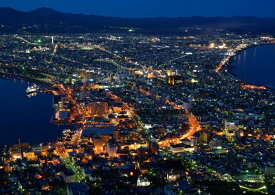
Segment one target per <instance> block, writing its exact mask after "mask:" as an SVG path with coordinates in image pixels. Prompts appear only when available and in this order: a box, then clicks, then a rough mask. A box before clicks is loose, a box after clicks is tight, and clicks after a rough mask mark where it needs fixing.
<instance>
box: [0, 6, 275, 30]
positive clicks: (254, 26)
mask: <svg viewBox="0 0 275 195" xmlns="http://www.w3.org/2000/svg"><path fill="white" fill-rule="evenodd" d="M0 25H2V26H4V27H2V28H0V32H1V31H2V32H5V31H18V30H22V28H26V27H28V28H27V29H28V30H26V29H25V31H30V32H62V28H63V31H65V30H66V32H94V31H100V32H101V31H104V32H108V30H109V31H120V30H118V29H119V28H125V27H126V28H136V29H137V31H138V32H168V33H169V32H179V33H180V32H182V28H187V27H188V28H190V27H197V28H213V29H217V28H219V29H224V30H227V31H240V32H267V33H268V32H272V33H273V32H275V18H272V17H266V18H258V17H255V16H231V17H203V16H190V17H175V18H170V17H156V18H119V17H110V16H98V15H86V14H73V13H63V12H60V11H56V10H54V9H51V8H46V7H42V8H37V9H35V10H31V11H27V12H24V11H19V10H16V9H13V8H9V7H0ZM33 26H35V28H34V27H33ZM77 28H78V29H77ZM114 29H116V30H114ZM122 31H123V30H122ZM124 31H125V29H124Z"/></svg>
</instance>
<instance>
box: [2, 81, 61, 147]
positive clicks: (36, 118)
mask: <svg viewBox="0 0 275 195" xmlns="http://www.w3.org/2000/svg"><path fill="white" fill-rule="evenodd" d="M27 86H28V83H27V81H24V80H21V79H19V78H18V79H2V78H1V79H0V90H1V96H0V99H1V101H0V108H1V109H0V131H1V136H0V145H6V144H7V145H12V144H15V143H18V139H19V138H20V139H21V142H28V143H31V144H39V143H41V142H48V141H54V140H56V138H57V137H58V136H60V135H61V132H62V129H63V128H64V127H62V126H57V125H53V124H51V123H50V120H51V117H52V115H53V108H52V101H53V97H52V96H51V95H48V94H38V95H37V96H34V97H31V98H28V97H27V96H26V92H25V91H26V88H27Z"/></svg>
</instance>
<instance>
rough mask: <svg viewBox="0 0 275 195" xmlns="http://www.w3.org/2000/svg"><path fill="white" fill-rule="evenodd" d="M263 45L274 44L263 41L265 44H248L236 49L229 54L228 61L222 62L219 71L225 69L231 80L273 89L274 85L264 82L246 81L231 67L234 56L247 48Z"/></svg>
mask: <svg viewBox="0 0 275 195" xmlns="http://www.w3.org/2000/svg"><path fill="white" fill-rule="evenodd" d="M264 45H274V46H275V43H265V44H259V45H251V46H248V47H246V48H244V49H241V50H239V51H237V52H236V53H235V55H233V56H231V57H230V59H229V60H228V62H227V63H225V64H224V66H223V67H222V69H221V72H224V71H226V73H228V75H229V76H230V78H231V79H233V80H238V81H240V82H243V83H245V84H250V85H255V86H259V87H260V86H264V87H266V88H267V89H268V90H275V87H274V86H269V85H266V84H260V83H257V82H255V83H253V82H249V81H246V80H244V79H241V78H240V77H239V76H238V75H237V74H236V73H234V72H233V69H234V66H233V64H234V62H235V57H236V56H238V55H240V54H241V53H242V52H244V51H245V50H247V49H250V48H257V47H261V46H264Z"/></svg>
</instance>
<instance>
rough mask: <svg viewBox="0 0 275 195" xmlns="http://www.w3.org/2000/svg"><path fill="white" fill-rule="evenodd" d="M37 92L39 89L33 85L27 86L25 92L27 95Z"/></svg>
mask: <svg viewBox="0 0 275 195" xmlns="http://www.w3.org/2000/svg"><path fill="white" fill-rule="evenodd" d="M38 90H39V87H38V86H37V85H36V84H34V85H33V86H28V88H27V90H26V92H27V93H33V92H37V91H38Z"/></svg>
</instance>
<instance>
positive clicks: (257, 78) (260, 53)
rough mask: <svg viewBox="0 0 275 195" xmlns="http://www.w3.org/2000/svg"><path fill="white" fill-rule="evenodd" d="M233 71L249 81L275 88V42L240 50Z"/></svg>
mask: <svg viewBox="0 0 275 195" xmlns="http://www.w3.org/2000/svg"><path fill="white" fill-rule="evenodd" d="M231 72H232V73H233V74H234V75H236V76H237V77H238V78H239V79H241V80H244V81H246V82H248V83H251V84H255V85H265V86H267V87H270V88H273V89H275V44H273V45H271V44H270V45H262V46H257V47H251V48H248V49H246V50H244V51H242V52H240V53H239V54H238V55H236V56H235V59H234V62H233V64H232V70H231Z"/></svg>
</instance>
